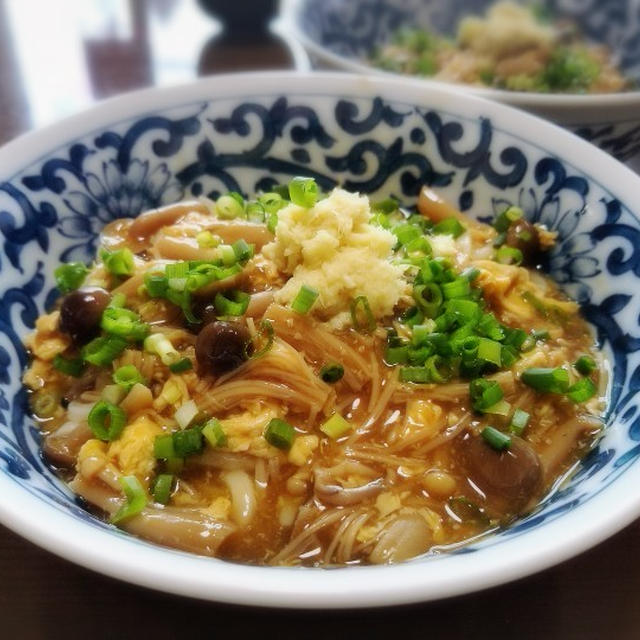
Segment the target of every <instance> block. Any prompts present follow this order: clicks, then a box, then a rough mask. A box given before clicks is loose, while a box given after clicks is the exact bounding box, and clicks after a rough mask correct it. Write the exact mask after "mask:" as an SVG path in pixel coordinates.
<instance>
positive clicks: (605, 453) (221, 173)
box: [0, 73, 640, 608]
mask: <svg viewBox="0 0 640 640" xmlns="http://www.w3.org/2000/svg"><path fill="white" fill-rule="evenodd" d="M299 174H305V175H312V176H315V178H316V180H317V181H318V183H319V184H320V185H321V186H322V187H324V188H325V189H326V188H330V187H331V186H332V185H333V184H335V183H336V182H339V183H342V184H343V185H344V186H345V187H346V188H348V189H352V190H358V191H361V192H365V193H370V194H374V195H375V196H376V197H382V196H388V195H394V196H395V197H397V198H399V199H400V200H401V201H403V202H405V203H407V204H412V203H414V202H415V200H416V196H417V193H418V190H419V188H420V185H421V184H423V183H428V184H430V185H432V186H433V187H434V188H437V189H438V190H440V191H441V193H442V194H443V195H444V196H445V197H446V198H448V199H449V200H450V201H451V202H452V203H454V204H455V205H457V206H458V207H460V208H461V209H462V210H464V211H465V212H467V213H468V214H469V215H473V216H477V217H480V218H482V217H486V216H488V215H489V216H490V215H492V214H493V213H494V212H495V211H496V210H498V211H501V210H502V209H503V208H504V206H505V204H506V203H512V204H517V205H519V206H520V207H522V208H523V209H524V211H525V212H526V215H527V216H528V217H529V218H530V219H531V220H537V221H540V222H543V223H545V224H547V225H548V226H549V227H550V228H551V229H554V230H557V232H558V234H559V240H558V244H557V247H556V249H555V250H554V253H553V255H552V257H551V259H550V261H549V268H550V273H551V276H552V277H553V278H555V279H556V280H557V281H558V282H559V283H560V285H561V287H562V288H563V289H564V290H566V291H567V292H568V293H569V294H570V295H572V296H573V297H574V298H576V299H577V300H579V301H580V302H581V304H582V309H583V311H584V314H585V317H586V318H587V319H588V320H589V321H590V322H591V323H592V324H593V325H594V327H595V330H596V331H597V334H598V337H599V340H600V341H601V343H602V345H603V348H604V349H605V350H606V352H607V354H608V356H609V361H610V362H611V384H610V405H609V408H608V410H607V414H606V425H607V427H606V431H605V434H604V436H603V438H602V439H601V441H600V442H599V444H598V446H596V447H595V448H594V449H593V450H592V451H591V452H590V453H589V455H588V456H587V457H586V458H585V459H584V460H583V461H582V462H581V463H580V465H579V466H578V468H577V469H576V472H575V474H574V475H573V476H572V477H571V479H570V480H568V481H566V482H564V483H563V484H561V485H559V486H556V487H555V488H554V490H553V491H552V492H551V494H550V495H548V496H547V497H546V498H545V499H544V500H543V501H542V503H541V505H540V506H539V507H538V508H537V509H536V510H535V511H534V512H532V513H531V514H530V515H528V516H527V517H525V518H522V519H521V520H519V521H518V522H517V523H516V524H515V525H514V526H511V527H510V528H508V529H505V530H503V531H500V532H499V533H497V534H495V535H493V536H491V537H487V538H484V539H482V540H477V541H475V542H473V543H472V544H469V545H467V546H465V547H462V548H460V549H458V550H457V551H454V552H450V553H441V554H432V555H427V556H424V557H421V558H416V559H414V560H412V561H409V562H406V563H403V564H399V565H395V566H383V567H357V566H353V567H347V568H342V569H338V570H322V569H301V568H283V567H278V568H271V567H268V568H266V567H255V566H243V565H239V564H232V563H229V562H223V561H220V560H216V559H211V558H204V557H199V556H195V555H189V554H187V553H182V552H179V551H173V550H169V549H165V548H161V547H157V546H154V545H152V544H149V543H147V542H145V541H143V540H139V539H136V538H134V537H131V536H129V535H127V534H125V533H124V532H122V531H120V530H118V529H116V528H115V527H113V526H111V525H109V524H106V523H104V522H102V521H101V520H99V519H98V518H96V517H94V516H92V515H90V514H89V513H88V512H87V511H85V510H84V509H83V508H82V507H81V506H80V504H79V503H78V502H77V501H76V500H75V499H74V496H73V495H72V494H71V493H70V491H69V490H68V489H67V488H66V486H65V484H64V483H63V482H62V481H61V480H60V479H58V477H56V475H55V474H54V473H53V472H52V470H51V469H50V468H49V467H48V466H47V465H46V464H45V462H44V461H43V459H42V457H41V455H40V452H39V434H38V429H37V428H36V427H35V426H34V424H33V422H32V421H31V419H30V418H29V417H28V414H27V411H26V393H25V391H24V389H23V388H22V386H21V383H20V377H21V371H22V369H23V368H24V366H25V364H26V362H27V354H26V352H25V349H24V348H23V346H22V338H23V336H25V334H27V333H28V332H29V331H30V330H31V329H32V328H33V326H34V321H35V319H36V317H37V316H38V314H39V313H41V312H42V311H43V310H44V309H45V308H47V307H48V306H49V305H50V304H51V303H52V301H53V300H54V298H55V296H56V291H55V289H54V278H53V270H54V268H55V267H56V266H57V265H58V264H59V263H60V262H61V261H68V260H88V259H90V258H91V257H92V255H93V253H94V250H95V246H96V240H97V237H98V234H99V232H100V229H101V228H102V226H103V225H104V224H106V223H107V222H109V221H110V220H112V219H114V218H117V217H120V216H136V215H137V214H139V213H140V212H142V211H144V210H146V209H150V208H152V207H157V206H159V205H162V204H166V203H170V202H175V201H177V200H179V199H181V198H184V197H192V196H200V195H203V194H208V195H211V196H213V197H215V196H216V195H217V194H218V193H219V192H221V191H226V190H229V189H233V190H238V191H243V192H245V193H249V192H253V191H255V190H258V189H260V188H263V187H267V186H268V185H270V184H271V183H272V181H273V180H274V179H275V180H277V181H286V180H287V179H289V178H290V177H291V176H294V175H299ZM639 193H640V177H639V176H637V175H635V174H634V173H632V172H631V171H629V170H628V169H626V168H625V167H624V166H622V165H621V164H620V163H618V162H616V161H615V160H614V159H613V158H611V157H610V156H608V155H607V154H605V153H604V152H602V151H600V150H599V149H597V148H596V147H594V146H592V145H590V144H588V143H587V142H585V141H583V140H581V139H580V138H578V137H576V136H574V135H572V134H570V133H568V132H566V131H563V130H561V129H559V128H558V127H556V126H554V125H551V124H549V123H546V122H544V121H543V120H540V119H537V118H535V117H533V116H531V115H529V114H526V113H523V112H520V111H517V110H514V109H511V108H509V107H505V106H504V105H501V104H498V103H495V102H489V101H485V100H481V99H479V98H475V97H470V96H469V95H468V94H464V93H460V92H459V91H457V90H456V89H455V88H451V87H449V88H444V89H443V88H433V87H430V86H427V87H425V85H424V84H423V83H421V82H417V81H414V80H411V79H396V78H383V77H364V76H356V75H348V74H305V75H302V74H295V73H269V74H267V73H263V74H253V75H242V74H240V75H231V76H219V77H211V78H207V79H204V80H201V81H199V82H196V83H193V84H190V85H186V86H183V87H175V88H164V89H150V90H145V91H140V92H136V93H132V94H129V95H124V96H122V97H119V98H115V99H113V100H110V101H107V102H105V103H103V104H101V105H99V106H96V107H95V108H93V109H91V110H90V111H87V112H86V113H82V114H79V115H77V116H74V117H71V118H68V119H67V120H65V121H63V122H61V123H59V124H56V125H54V126H51V127H49V128H47V129H43V130H41V131H37V132H33V133H29V134H27V135H25V136H23V137H21V138H19V139H17V140H15V141H13V142H11V143H10V144H9V145H7V146H6V147H4V148H3V149H1V150H0V234H1V235H0V240H1V247H2V251H1V252H0V520H1V521H2V522H3V523H4V524H5V525H7V526H8V527H10V528H12V529H14V530H15V531H17V532H18V533H20V534H21V535H23V536H24V537H26V538H28V539H29V540H31V541H33V542H35V543H36V544H38V545H41V546H42V547H44V548H46V549H48V550H50V551H51V552H53V553H56V554H58V555H60V556H62V557H64V558H67V559H69V560H71V561H73V562H76V563H78V564H80V565H83V566H85V567H88V568H90V569H94V570H96V571H99V572H102V573H105V574H107V575H110V576H113V577H116V578H120V579H123V580H127V581H130V582H133V583H136V584H139V585H144V586H147V587H151V588H154V589H159V590H163V591H169V592H173V593H177V594H183V595H187V596H194V597H198V598H204V599H211V600H217V601H224V602H233V603H242V604H253V605H265V606H274V607H304V608H318V607H334V608H341V607H360V606H381V605H391V604H399V603H407V602H415V601H424V600H429V599H435V598H442V597H446V596H451V595H454V594H461V593H465V592H470V591H473V590H477V589H482V588H485V587H489V586H491V585H496V584H499V583H502V582H505V581H508V580H512V579H515V578H518V577H521V576H524V575H527V574H530V573H532V572H535V571H539V570H541V569H544V568H545V567H548V566H550V565H552V564H554V563H557V562H559V561H561V560H563V559H565V558H568V557H569V556H572V555H574V554H577V553H579V552H580V551H582V550H584V549H586V548H588V547H590V546H592V545H594V544H596V543H597V542H599V541H601V540H603V539H604V538H606V537H607V536H609V535H611V534H612V533H614V532H615V531H617V530H619V529H620V528H622V527H623V526H625V525H626V524H628V523H629V522H631V521H632V520H633V519H634V518H636V517H638V516H639V515H640V494H639V493H638V491H637V487H638V485H639V484H640V461H639V458H640V409H639V406H640V329H639V328H638V320H637V319H638V311H639V309H640V287H639V286H638V284H639V277H640V266H639V265H640V253H638V252H639V249H638V247H640V221H639V219H638V215H639V214H640V202H639V201H638V194H639Z"/></svg>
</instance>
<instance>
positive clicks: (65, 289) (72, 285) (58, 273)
mask: <svg viewBox="0 0 640 640" xmlns="http://www.w3.org/2000/svg"><path fill="white" fill-rule="evenodd" d="M88 273H89V269H88V267H87V266H86V265H84V264H83V263H82V262H68V263H67V264H61V265H60V266H59V267H57V268H56V270H55V271H54V272H53V275H54V277H55V279H56V286H57V287H58V290H59V291H60V293H69V291H74V290H75V289H77V288H78V287H79V286H80V285H81V284H82V283H83V282H84V280H85V278H86V277H87V274H88Z"/></svg>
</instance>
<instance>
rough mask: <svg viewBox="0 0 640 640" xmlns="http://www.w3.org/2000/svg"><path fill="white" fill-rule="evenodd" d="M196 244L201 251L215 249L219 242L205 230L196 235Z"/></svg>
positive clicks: (217, 238)
mask: <svg viewBox="0 0 640 640" xmlns="http://www.w3.org/2000/svg"><path fill="white" fill-rule="evenodd" d="M196 242H197V243H198V246H199V247H200V248H201V249H215V248H216V247H217V246H218V245H219V244H220V242H221V241H220V238H219V237H218V236H214V235H213V233H211V231H207V230H206V229H205V230H204V231H200V232H199V233H198V234H197V235H196Z"/></svg>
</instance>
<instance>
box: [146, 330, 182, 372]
mask: <svg viewBox="0 0 640 640" xmlns="http://www.w3.org/2000/svg"><path fill="white" fill-rule="evenodd" d="M144 350H145V351H147V352H149V353H155V354H156V355H157V356H159V357H160V360H162V364H164V365H166V366H169V365H171V364H173V363H175V362H177V361H178V360H179V359H180V353H179V352H178V351H177V350H176V349H175V348H174V346H173V345H172V344H171V341H170V340H169V338H167V336H165V335H164V334H162V333H152V334H151V335H150V336H147V337H146V338H145V341H144Z"/></svg>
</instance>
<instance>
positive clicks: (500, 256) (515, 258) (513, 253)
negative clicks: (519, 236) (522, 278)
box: [496, 246, 523, 265]
mask: <svg viewBox="0 0 640 640" xmlns="http://www.w3.org/2000/svg"><path fill="white" fill-rule="evenodd" d="M522 259H523V256H522V251H520V249H517V248H516V247H507V246H503V247H500V248H499V249H498V250H497V251H496V262H499V263H500V264H515V265H520V264H522Z"/></svg>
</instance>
